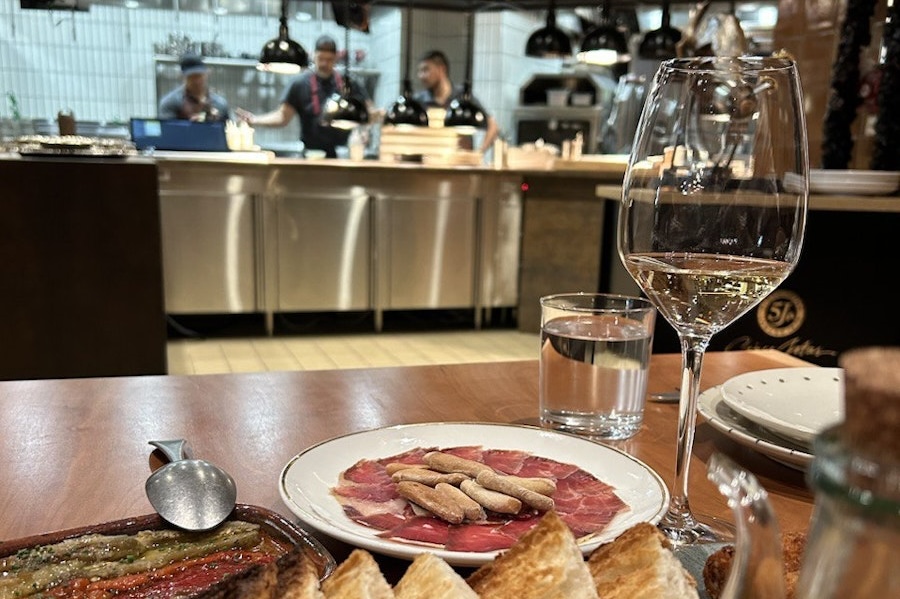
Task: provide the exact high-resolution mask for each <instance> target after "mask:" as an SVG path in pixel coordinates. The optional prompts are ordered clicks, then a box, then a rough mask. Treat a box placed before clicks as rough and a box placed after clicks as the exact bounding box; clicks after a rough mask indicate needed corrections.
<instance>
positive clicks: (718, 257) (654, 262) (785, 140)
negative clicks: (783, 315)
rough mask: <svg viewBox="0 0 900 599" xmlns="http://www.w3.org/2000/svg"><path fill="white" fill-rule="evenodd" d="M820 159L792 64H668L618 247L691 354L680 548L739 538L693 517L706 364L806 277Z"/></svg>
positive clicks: (774, 60)
mask: <svg viewBox="0 0 900 599" xmlns="http://www.w3.org/2000/svg"><path fill="white" fill-rule="evenodd" d="M808 162H809V160H808V155H807V142H806V123H805V119H804V115H803V106H802V96H801V89H800V82H799V76H798V74H797V69H796V65H795V63H794V62H793V61H792V60H791V59H789V58H784V57H750V56H746V57H737V58H734V57H731V58H724V57H698V58H679V59H673V60H668V61H665V62H663V63H662V64H661V65H660V68H659V70H658V71H657V73H656V76H655V78H654V81H653V85H652V87H651V89H650V92H649V94H648V96H647V100H646V102H645V104H644V108H643V111H642V113H641V118H640V121H639V123H638V131H637V134H636V136H635V140H634V146H633V149H632V154H631V157H630V159H629V161H628V167H627V169H626V171H625V177H624V182H623V190H622V205H621V209H620V212H619V222H618V240H617V241H618V249H619V256H620V258H621V260H622V263H623V264H624V265H625V268H626V269H627V270H628V272H629V274H630V275H631V276H632V278H634V280H635V281H636V282H637V284H638V286H640V288H641V289H642V290H643V292H644V293H645V294H646V295H647V297H648V299H649V300H650V301H651V302H652V303H653V304H654V305H655V306H656V307H657V309H658V310H659V313H660V314H662V316H663V317H664V318H665V319H666V321H668V323H669V324H671V325H672V326H673V327H674V328H675V330H676V332H677V333H678V338H679V341H680V344H681V355H682V375H681V396H680V399H679V410H678V440H677V441H678V442H677V448H676V454H675V480H674V483H673V488H672V500H671V502H670V504H669V509H668V511H667V513H666V515H665V516H664V517H663V519H662V521H661V522H660V523H659V527H660V529H661V530H662V531H663V532H664V533H665V534H666V536H668V537H669V539H670V540H671V541H672V542H673V543H674V544H675V545H687V544H692V543H698V542H708V541H725V540H731V539H732V538H733V527H732V526H731V525H730V524H729V523H727V522H724V521H721V520H716V519H714V518H709V517H705V516H700V515H694V514H693V513H692V512H691V508H690V504H689V503H688V471H689V464H690V457H691V450H692V447H693V444H694V427H695V425H696V421H697V412H696V408H697V398H698V395H699V391H700V388H699V384H700V372H701V367H702V364H703V354H704V352H705V351H706V348H707V346H708V345H709V342H710V339H711V338H712V336H713V335H714V334H716V333H717V332H719V331H721V330H722V329H723V328H725V327H726V326H728V325H729V324H730V323H732V322H733V321H734V320H736V319H737V318H738V317H740V316H741V315H742V314H744V313H746V312H747V311H749V310H750V309H751V308H753V307H754V306H755V305H756V304H758V303H759V302H760V301H762V299H763V298H765V297H766V296H767V295H769V294H770V293H771V292H772V291H773V290H774V289H775V288H776V287H778V285H779V284H780V283H781V282H782V281H784V279H785V278H786V277H787V276H788V275H789V274H790V273H791V271H792V270H793V269H794V267H795V266H796V264H797V261H798V259H799V257H800V248H801V245H802V243H803V234H804V229H805V226H806V214H807V203H808V171H809V164H808Z"/></svg>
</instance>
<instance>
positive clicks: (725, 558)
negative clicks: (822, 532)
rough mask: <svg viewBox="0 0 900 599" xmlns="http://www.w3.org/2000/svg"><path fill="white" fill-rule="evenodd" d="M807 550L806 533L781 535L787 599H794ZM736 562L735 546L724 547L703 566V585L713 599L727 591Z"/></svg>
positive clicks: (717, 598)
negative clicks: (726, 584)
mask: <svg viewBox="0 0 900 599" xmlns="http://www.w3.org/2000/svg"><path fill="white" fill-rule="evenodd" d="M805 550H806V532H803V531H800V532H787V533H784V534H783V535H781V557H782V562H783V568H782V570H783V573H784V591H785V599H794V596H795V594H796V592H797V582H798V581H799V579H800V567H801V565H802V561H803V553H804V551H805ZM733 561H734V545H726V546H725V547H722V548H721V549H719V550H718V551H716V552H715V553H713V554H712V555H710V556H709V557H708V558H707V559H706V564H705V565H704V566H703V583H704V586H705V587H706V592H707V594H708V595H709V596H710V597H712V599H719V597H720V596H721V595H722V591H723V590H725V583H726V582H727V581H728V574H729V572H730V571H731V563H732V562H733Z"/></svg>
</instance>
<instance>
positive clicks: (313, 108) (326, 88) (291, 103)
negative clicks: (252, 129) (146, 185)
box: [235, 35, 369, 158]
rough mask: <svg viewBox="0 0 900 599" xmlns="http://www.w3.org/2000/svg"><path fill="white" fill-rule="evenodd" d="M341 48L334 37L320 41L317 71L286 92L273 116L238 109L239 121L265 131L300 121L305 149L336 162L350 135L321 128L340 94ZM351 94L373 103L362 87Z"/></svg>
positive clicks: (303, 76) (315, 58)
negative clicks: (338, 150)
mask: <svg viewBox="0 0 900 599" xmlns="http://www.w3.org/2000/svg"><path fill="white" fill-rule="evenodd" d="M336 60H337V44H336V43H335V41H334V39H333V38H332V37H330V36H327V35H323V36H321V37H319V39H317V40H316V48H315V53H314V54H313V63H314V66H315V68H314V69H313V70H309V71H306V72H304V73H301V74H300V75H297V76H296V77H295V78H294V79H293V80H292V81H291V82H290V84H289V85H288V87H287V89H285V91H284V94H283V95H282V97H281V104H280V105H279V106H278V108H276V109H275V110H273V111H272V112H267V113H266V114H261V115H255V114H253V113H251V112H248V111H246V110H243V109H241V108H238V109H237V110H236V111H235V112H236V113H237V115H238V117H239V118H241V119H242V120H244V121H247V122H248V123H249V124H251V125H259V126H263V127H284V126H285V125H287V124H288V123H290V122H291V121H292V120H293V118H294V115H297V116H299V117H300V139H301V140H302V141H303V146H304V148H305V149H307V150H308V149H315V150H324V151H325V155H326V156H327V157H329V158H335V157H336V156H337V153H336V151H335V148H336V147H337V146H343V145H347V138H348V136H349V135H350V131H346V130H341V129H336V128H334V127H327V126H323V125H322V124H321V116H322V110H323V109H324V108H325V103H326V102H327V101H328V98H329V97H330V96H331V94H333V93H335V92H338V93H340V91H341V89H342V87H343V84H344V82H343V78H342V77H341V74H340V73H338V72H337V71H336V70H335V68H334V65H335V62H336ZM351 93H352V94H353V95H354V96H355V97H357V98H359V99H360V100H363V101H364V102H366V103H367V104H368V103H369V98H368V95H367V94H366V92H365V89H363V88H362V87H361V86H359V85H356V84H353V85H352V89H351Z"/></svg>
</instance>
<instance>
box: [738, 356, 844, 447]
mask: <svg viewBox="0 0 900 599" xmlns="http://www.w3.org/2000/svg"><path fill="white" fill-rule="evenodd" d="M842 380H843V370H841V369H840V368H819V367H814V368H771V369H768V370H757V371H754V372H747V373H744V374H741V375H738V376H735V377H732V378H730V379H728V380H727V381H725V383H724V384H723V385H722V387H721V393H722V398H723V399H724V401H725V403H726V404H727V405H728V407H730V408H731V409H732V410H734V411H735V412H737V413H738V414H740V415H741V416H743V417H744V418H747V419H749V420H752V421H753V422H756V423H757V424H760V425H762V426H764V427H766V428H768V429H770V430H772V431H773V432H775V433H776V434H779V435H782V436H784V437H787V438H788V439H792V440H795V441H799V442H801V443H804V444H806V445H807V446H809V445H811V444H812V442H813V439H815V437H816V435H818V434H819V433H820V432H821V431H822V430H823V429H824V428H826V427H828V426H831V425H832V424H836V423H837V422H839V421H840V420H842V419H843V417H844V402H843V399H842V397H841V381H842Z"/></svg>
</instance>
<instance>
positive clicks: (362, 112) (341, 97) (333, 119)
mask: <svg viewBox="0 0 900 599" xmlns="http://www.w3.org/2000/svg"><path fill="white" fill-rule="evenodd" d="M350 90H351V88H350V83H349V82H347V77H345V78H344V88H343V90H341V91H340V92H335V93H333V94H331V97H330V98H328V100H327V101H326V102H325V108H324V109H323V110H322V124H324V125H327V126H329V127H334V128H335V129H345V130H349V129H353V128H354V127H356V126H357V125H364V124H366V123H368V122H369V109H368V108H366V103H365V102H363V101H362V100H360V99H359V98H354V97H353V96H352V95H351V91H350Z"/></svg>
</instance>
